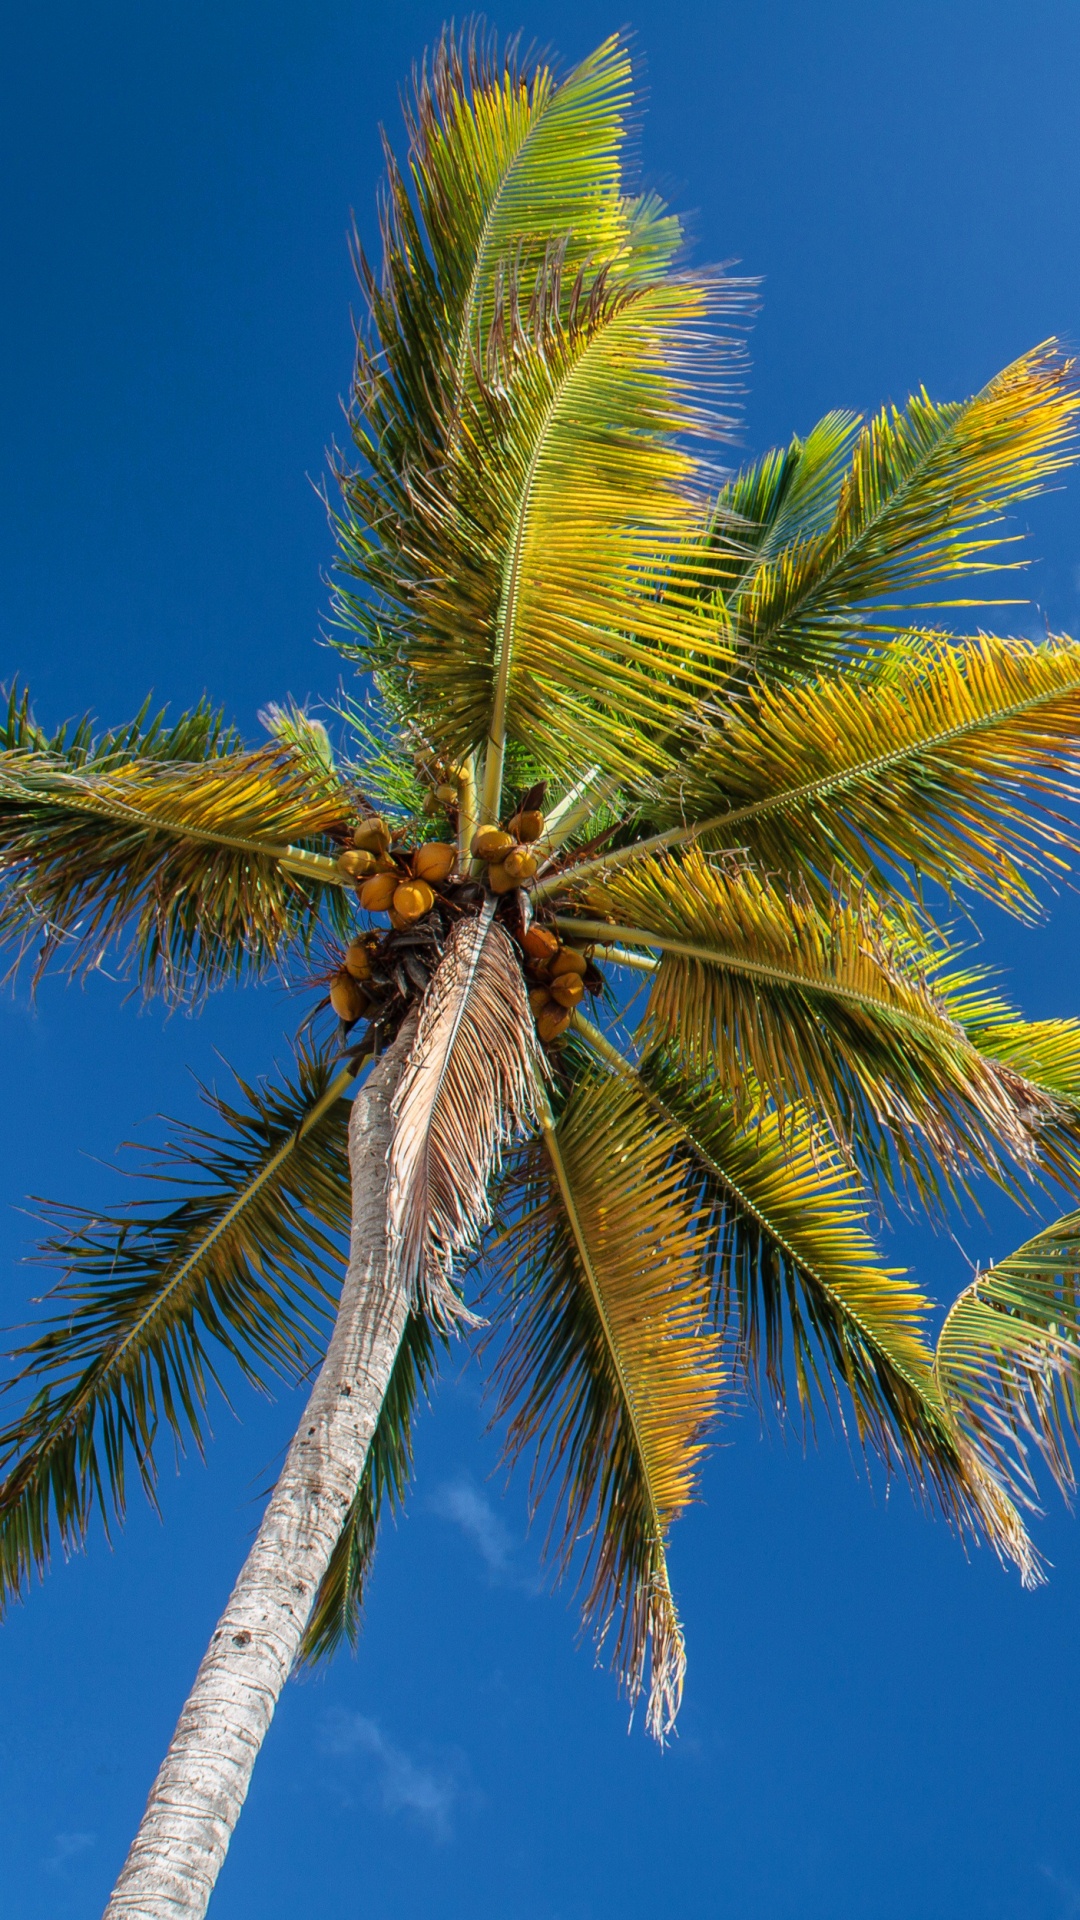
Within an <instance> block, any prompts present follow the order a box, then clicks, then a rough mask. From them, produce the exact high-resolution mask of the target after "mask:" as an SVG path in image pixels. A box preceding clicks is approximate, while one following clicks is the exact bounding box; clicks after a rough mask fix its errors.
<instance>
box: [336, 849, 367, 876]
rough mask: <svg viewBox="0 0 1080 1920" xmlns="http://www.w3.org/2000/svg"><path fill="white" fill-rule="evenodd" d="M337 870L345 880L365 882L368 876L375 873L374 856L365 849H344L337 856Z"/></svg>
mask: <svg viewBox="0 0 1080 1920" xmlns="http://www.w3.org/2000/svg"><path fill="white" fill-rule="evenodd" d="M337 870H338V872H339V873H343V874H344V875H345V878H346V879H347V880H366V878H367V876H368V874H369V873H374V871H375V855H374V854H373V853H369V852H368V850H367V848H366V847H357V848H356V849H351V848H346V850H345V852H344V853H339V855H338V860H337Z"/></svg>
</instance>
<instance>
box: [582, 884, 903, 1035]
mask: <svg viewBox="0 0 1080 1920" xmlns="http://www.w3.org/2000/svg"><path fill="white" fill-rule="evenodd" d="M555 925H556V926H557V927H558V928H559V931H560V932H561V933H574V934H577V935H578V937H579V938H580V937H582V936H584V937H585V938H586V939H588V938H590V937H592V938H593V939H595V940H603V939H604V938H605V936H607V937H608V938H610V937H611V936H614V937H615V938H616V939H617V940H618V941H621V942H626V943H627V944H629V945H631V946H634V945H638V946H642V947H657V948H659V950H660V951H661V952H662V953H677V954H679V955H681V957H682V958H683V959H684V960H699V961H701V962H702V963H703V964H704V965H705V966H709V967H717V968H720V969H723V970H725V971H729V972H731V973H742V974H747V975H749V976H750V977H751V978H752V979H755V980H769V981H772V982H773V983H774V984H776V985H779V986H785V987H798V988H799V989H800V990H802V991H803V992H806V993H816V994H822V995H824V996H825V997H826V998H828V999H831V1000H843V1001H844V1002H845V1003H846V1004H847V1005H849V1006H855V1007H864V1008H865V1009H866V1010H867V1011H868V1012H871V1013H875V1014H885V1015H886V1016H887V1017H889V1018H890V1019H895V1020H897V1021H899V1022H900V1024H901V1025H902V1026H905V1027H912V1028H915V1029H916V1030H917V1031H919V1032H921V1033H932V1034H933V1035H934V1036H935V1038H936V1037H937V1036H938V1035H939V1034H940V1032H941V1022H940V1020H939V1021H934V1020H929V1019H923V1018H922V1017H921V1016H920V1015H919V1014H917V1013H909V1012H908V1011H907V1009H906V1008H903V1007H897V1006H896V1005H895V1003H894V1002H893V1001H891V1000H887V999H885V998H884V997H879V996H878V995H877V994H873V993H867V992H865V991H864V990H863V989H861V988H859V987H848V986H845V985H844V983H843V982H842V981H840V980H832V979H830V978H829V977H828V975H825V974H822V975H819V976H818V977H817V978H816V979H815V978H814V977H813V975H811V974H809V973H801V972H797V971H796V970H795V969H794V968H792V967H779V966H776V965H775V964H774V963H773V962H772V961H768V960H754V959H752V958H751V956H750V955H749V954H745V953H725V952H723V951H722V950H721V949H719V948H716V947H703V946H698V944H697V942H696V941H693V940H677V939H673V938H672V937H671V935H669V934H666V933H651V932H650V931H649V930H648V928H646V927H623V926H613V925H612V924H611V922H610V921H608V920H578V919H576V918H574V917H572V916H570V915H569V914H559V915H557V916H556V919H555Z"/></svg>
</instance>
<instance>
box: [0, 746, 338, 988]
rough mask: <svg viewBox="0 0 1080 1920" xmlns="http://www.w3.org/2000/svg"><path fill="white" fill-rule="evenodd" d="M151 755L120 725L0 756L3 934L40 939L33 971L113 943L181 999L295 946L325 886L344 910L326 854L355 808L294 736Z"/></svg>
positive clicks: (258, 967)
mask: <svg viewBox="0 0 1080 1920" xmlns="http://www.w3.org/2000/svg"><path fill="white" fill-rule="evenodd" d="M183 726H184V723H183V722H181V723H180V727H181V729H183ZM185 737H186V736H185ZM159 749H160V739H159V738H157V737H156V736H152V737H151V738H150V740H149V742H147V740H146V739H145V738H144V737H143V736H141V735H139V734H137V733H131V732H130V730H129V731H128V733H126V734H125V735H124V736H123V741H122V744H120V745H118V744H117V740H116V738H114V736H111V735H107V736H105V739H104V741H103V742H101V743H99V744H98V746H97V748H96V749H95V748H94V747H93V745H92V744H86V745H85V750H84V749H83V748H80V749H79V750H77V751H72V750H70V749H69V750H64V749H63V748H60V749H57V747H56V746H55V745H53V746H49V747H45V748H42V747H38V748H37V749H36V750H31V751H26V750H24V749H22V748H21V747H20V748H14V749H10V750H9V751H7V752H5V753H0V864H2V867H3V870H4V876H5V877H4V896H3V902H2V906H0V937H3V938H4V939H6V940H9V941H15V942H16V943H18V944H19V945H20V946H21V947H22V948H24V949H25V948H26V947H28V946H29V945H30V944H31V942H33V941H34V940H35V939H40V941H41V945H42V964H46V963H47V962H48V961H49V960H50V959H51V958H52V956H53V955H54V954H59V955H60V957H61V959H62V962H63V963H64V964H66V965H67V966H69V967H71V968H78V967H86V966H92V965H95V964H96V963H97V962H98V961H99V960H100V959H101V957H102V956H103V955H104V953H105V952H106V951H107V950H108V949H109V948H110V947H118V948H119V950H120V953H121V956H122V959H123V960H124V961H125V962H127V963H128V964H130V965H131V966H133V967H134V968H135V970H136V971H137V973H138V974H139V976H140V978H141V979H142V981H143V984H144V986H145V987H146V989H147V990H148V991H152V990H160V991H163V992H165V993H166V994H168V995H170V996H171V997H174V998H175V997H182V996H185V995H187V994H190V993H192V992H195V993H197V992H201V991H205V990H206V989H207V988H210V987H214V986H217V985H219V984H221V982H222V981H224V980H226V979H229V978H236V977H239V976H240V975H241V974H244V973H246V972H248V971H254V972H256V973H258V972H260V971H264V970H265V969H266V967H267V966H268V965H270V963H271V962H272V961H274V960H275V959H276V958H278V957H279V956H280V955H281V954H282V953H283V952H284V951H285V950H286V948H287V947H288V946H289V945H290V944H292V943H294V942H299V943H301V944H303V942H304V941H305V940H307V939H308V938H309V937H310V934H311V932H312V930H313V928H314V925H315V921H316V917H317V914H318V909H319V902H320V899H321V898H322V897H323V890H324V888H326V887H327V886H329V888H330V899H331V903H332V905H331V912H332V914H335V915H336V916H337V917H339V918H340V913H341V910H342V906H343V896H342V895H341V893H340V876H339V874H338V873H337V870H336V867H335V864H334V860H333V859H332V858H331V857H330V853H329V851H319V847H320V846H321V847H323V848H333V847H334V846H335V845H339V844H340V843H341V841H342V840H343V839H344V837H345V831H346V827H347V824H348V820H349V816H350V814H351V813H352V812H353V810H354V809H353V803H352V802H351V800H350V796H349V793H348V790H347V789H346V788H345V786H344V785H343V783H342V781H341V780H340V779H339V777H338V776H337V774H336V773H335V772H334V771H333V769H332V768H331V767H330V766H327V765H319V764H317V763H315V762H314V761H313V760H312V759H311V757H310V756H309V755H307V754H306V753H305V752H303V751H301V749H300V748H299V747H298V746H297V745H295V744H293V743H290V742H288V741H281V742H279V743H278V744H276V745H273V746H268V747H265V748H263V749H261V750H259V751H256V752H254V753H243V752H237V751H235V750H233V751H230V752H226V753H219V752H209V753H208V754H207V756H206V758H204V759H202V760H200V761H188V760H182V759H180V758H178V757H176V756H175V755H173V754H169V753H162V752H161V751H160V750H159ZM312 842H314V843H315V845H314V846H312V845H311V844H310V843H312ZM305 843H307V844H305Z"/></svg>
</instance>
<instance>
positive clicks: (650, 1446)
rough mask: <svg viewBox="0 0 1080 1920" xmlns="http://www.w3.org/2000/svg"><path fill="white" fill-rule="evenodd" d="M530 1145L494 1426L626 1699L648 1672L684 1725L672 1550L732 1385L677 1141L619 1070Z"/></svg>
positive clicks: (656, 1693)
mask: <svg viewBox="0 0 1080 1920" xmlns="http://www.w3.org/2000/svg"><path fill="white" fill-rule="evenodd" d="M544 1141H545V1148H546V1151H545V1148H541V1147H537V1148H535V1149H534V1150H532V1151H531V1154H530V1157H529V1161H528V1166H529V1175H530V1179H529V1186H528V1191H527V1198H526V1201H525V1205H524V1209H523V1217H522V1218H521V1219H520V1220H519V1221H518V1222H517V1223H516V1224H515V1225H514V1227H513V1228H512V1229H511V1230H510V1231H509V1233H508V1235H507V1237H506V1239H505V1241H504V1243H503V1256H504V1264H505V1265H506V1267H507V1269H508V1273H509V1276H510V1281H511V1284H510V1286H509V1288H508V1297H507V1298H506V1299H505V1301H504V1302H503V1303H502V1307H503V1312H504V1314H505V1315H506V1319H507V1324H508V1326H509V1333H508V1339H507V1345H506V1349H505V1352H504V1354H503V1357H502V1360H501V1366H500V1382H501V1398H500V1405H499V1414H500V1416H502V1417H509V1421H510V1425H509V1430H508V1437H507V1450H508V1453H509V1455H510V1457H511V1458H517V1457H518V1456H519V1455H520V1454H522V1453H523V1452H524V1451H526V1450H535V1453H536V1456H537V1465H536V1475H535V1481H534V1484H535V1486H536V1488H537V1492H538V1495H539V1494H540V1493H542V1492H543V1491H544V1490H546V1489H547V1488H549V1487H553V1488H554V1492H555V1499H556V1513H555V1517H554V1519H553V1521H552V1525H551V1530H550V1533H549V1546H551V1545H553V1546H554V1549H555V1552H556V1555H557V1559H558V1562H559V1564H560V1566H561V1567H564V1568H565V1567H567V1566H568V1565H569V1564H570V1563H571V1562H572V1561H573V1560H574V1559H575V1557H576V1555H577V1550H578V1549H579V1548H580V1543H581V1541H582V1540H584V1541H585V1546H584V1566H583V1569H582V1573H581V1579H582V1584H583V1585H584V1587H585V1614H586V1618H587V1619H588V1620H589V1621H591V1622H592V1624H593V1625H594V1627H595V1629H596V1632H597V1635H598V1638H599V1639H600V1640H601V1641H603V1639H604V1638H605V1636H606V1635H607V1634H608V1633H609V1632H611V1633H613V1634H614V1640H615V1646H614V1665H615V1667H616V1670H617V1672H618V1674H619V1676H620V1679H621V1681H622V1683H623V1684H624V1685H625V1686H626V1688H627V1690H628V1692H629V1694H630V1696H631V1698H635V1697H636V1696H637V1694H638V1693H639V1692H640V1691H641V1688H642V1685H643V1679H644V1670H645V1665H646V1660H647V1659H648V1660H649V1662H650V1667H651V1679H650V1687H649V1708H648V1724H649V1726H650V1729H651V1730H652V1731H653V1732H654V1733H655V1734H656V1735H657V1736H658V1737H662V1736H663V1734H664V1733H665V1732H666V1731H667V1730H668V1729H669V1728H670V1727H671V1725H672V1723H673V1721H674V1716H675V1712H676V1710H677V1707H678V1701H679V1695H680V1692H681V1687H682V1675H683V1668H684V1664H685V1661H684V1653H683V1642H682V1633H681V1630H680V1627H679V1622H678V1617H677V1614H676V1611H675V1604H674V1600H673V1598H672V1594H671V1587H670V1582H669V1579H668V1572H667V1563H666V1555H665V1540H666V1536H667V1532H668V1529H669V1527H670V1525H671V1523H672V1521H673V1520H674V1519H675V1518H676V1517H677V1515H678V1514H679V1513H680V1512H681V1511H682V1510H683V1508H684V1507H685V1506H686V1504H687V1502H688V1501H689V1500H690V1499H691V1497H692V1494H693V1490H694V1480H695V1472H696V1468H697V1464H698V1461H699V1459H700V1456H701V1452H702V1445H703V1435H704V1432H705V1429H706V1428H707V1426H708V1424H709V1422H710V1421H711V1419H712V1418H713V1415H714V1413H715V1409H716V1403H717V1396H718V1393H719V1389H720V1380H721V1376H720V1370H719V1366H718V1359H717V1350H716V1341H715V1339H714V1338H713V1337H712V1336H711V1335H710V1334H708V1333H706V1332H705V1331H703V1326H704V1321H705V1318H706V1315H707V1312H708V1280H707V1275H706V1271H705V1254H706V1251H707V1241H706V1237H705V1235H704V1233H703V1231H702V1226H701V1223H700V1222H699V1220H698V1219H697V1217H696V1215H695V1212H694V1209H693V1207H692V1206H690V1205H688V1204H687V1201H686V1198H685V1196H684V1195H683V1193H682V1192H681V1191H680V1180H679V1177H678V1174H677V1173H673V1172H672V1171H670V1169H669V1165H668V1163H669V1161H670V1156H671V1145H672V1135H671V1130H670V1129H667V1130H665V1129H664V1127H663V1126H662V1125H660V1124H658V1123H657V1121H656V1119H655V1117H654V1116H652V1115H649V1114H642V1113H641V1111H640V1109H639V1110H638V1111H637V1112H635V1111H634V1110H633V1104H632V1102H631V1101H630V1099H629V1098H628V1097H627V1094H626V1091H625V1089H624V1088H623V1087H622V1085H621V1084H620V1083H618V1082H616V1081H615V1080H613V1079H612V1077H611V1076H610V1075H608V1074H606V1073H605V1074H601V1075H600V1076H598V1077H594V1078H592V1079H591V1080H589V1079H587V1080H586V1081H585V1083H584V1084H582V1085H580V1086H579V1087H578V1088H577V1089H576V1090H575V1092H574V1093H573V1095H572V1097H571V1099H570V1101H569V1104H568V1105H567V1106H566V1107H565V1109H564V1111H563V1113H562V1115H561V1116H560V1118H559V1121H558V1124H557V1126H553V1125H551V1124H550V1123H549V1124H546V1125H545V1128H544Z"/></svg>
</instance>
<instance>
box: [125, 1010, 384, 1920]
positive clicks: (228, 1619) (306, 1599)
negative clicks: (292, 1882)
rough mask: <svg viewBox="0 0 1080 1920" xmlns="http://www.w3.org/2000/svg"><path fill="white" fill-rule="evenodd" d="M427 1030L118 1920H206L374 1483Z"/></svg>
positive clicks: (360, 1120)
mask: <svg viewBox="0 0 1080 1920" xmlns="http://www.w3.org/2000/svg"><path fill="white" fill-rule="evenodd" d="M414 1030H415V1023H414V1022H413V1021H411V1020H410V1021H409V1022H407V1023H406V1025H405V1027H403V1028H402V1030H401V1033H400V1034H399V1036H398V1038H397V1039H396V1040H395V1042H394V1044H393V1046H392V1047H391V1048H390V1049H389V1050H388V1052H387V1053H386V1054H385V1056H384V1057H383V1059H382V1060H381V1061H379V1062H378V1064H377V1065H376V1066H375V1067H374V1068H373V1069H372V1071H371V1073H370V1074H369V1075H368V1078H367V1080H366V1081H365V1082H364V1085H363V1086H362V1087H361V1089H360V1091H359V1093H358V1094H357V1095H356V1099H355V1101H354V1102H353V1111H352V1117H351V1120H350V1122H349V1161H350V1168H351V1174H352V1238H351V1243H350V1249H349V1264H348V1268H347V1270H346V1274H345V1281H344V1285H343V1287H342V1293H341V1304H340V1307H339V1309H338V1316H337V1322H336V1325H335V1327H334V1332H333V1337H332V1338H331V1341H330V1346H329V1349H328V1351H327V1355H326V1359H325V1361H324V1363H323V1366H322V1370H321V1372H320V1374H319V1378H318V1380H317V1382H316V1384H315V1388H314V1391H313V1392H312V1395H311V1398H310V1400H309V1401H308V1404H307V1408H306V1410H305V1413H304V1417H303V1420H302V1421H301V1423H300V1426H299V1428H298V1429H297V1432H296V1436H295V1438H294V1439H293V1442H292V1445H291V1447H290V1448H289V1453H288V1457H287V1458H286V1461H285V1465H284V1467H283V1469H282V1473H281V1478H280V1479H279V1481H278V1483H277V1486H276V1487H275V1489H274V1493H273V1497H272V1499H271V1501H270V1505H269V1506H268V1508H267V1510H266V1515H265V1517H264V1519H263V1523H262V1526H261V1527H260V1528H259V1532H258V1535H257V1537H256V1540H255V1544H254V1546H253V1547H252V1549H251V1552H250V1553H249V1555H248V1557H247V1560H246V1562H245V1564H244V1567H243V1570H242V1572H241V1574H240V1578H239V1579H238V1580H237V1583H236V1585H235V1587H234V1588H233V1591H232V1595H231V1597H230V1599H229V1604H228V1606H227V1607H226V1609H225V1612H224V1613H223V1614H222V1616H221V1619H220V1620H219V1622H218V1625H217V1629H216V1631H215V1633H214V1635H213V1638H212V1639H211V1641H210V1645H209V1647H208V1648H207V1651H206V1653H205V1655H204V1656H203V1661H202V1665H201V1666H200V1668H199V1671H198V1674H197V1675H196V1678H195V1685H194V1686H193V1688H192V1690H191V1692H190V1694H189V1695H188V1699H187V1703H186V1705H185V1707H184V1710H183V1712H182V1714H181V1715H180V1720H179V1723H178V1725H177V1729H176V1732H175V1734H174V1735H173V1739H172V1744H171V1746H170V1747H169V1751H168V1753H167V1754H166V1755H165V1759H164V1761H163V1762H162V1765H161V1770H160V1772H159V1774H158V1777H157V1779H156V1780H155V1782H154V1785H153V1788H152V1790H151V1793H150V1798H149V1800H148V1802H147V1806H146V1812H145V1813H144V1815H143V1819H142V1824H141V1826H140V1828H139V1831H138V1833H137V1834H136V1836H135V1839H134V1841H133V1842H132V1846H131V1851H130V1853H129V1854H128V1857H127V1860H126V1862H125V1864H124V1869H123V1872H122V1873H121V1875H120V1878H119V1880H118V1881H117V1883H116V1887H115V1889H114V1892H113V1896H112V1899H111V1900H110V1902H109V1905H108V1907H107V1909H106V1914H105V1920H121V1916H123V1920H181V1916H183V1920H196V1916H198V1915H202V1914H204V1913H205V1912H206V1908H207V1904H208V1902H209V1899H210V1895H211V1893H212V1892H213V1889H214V1882H215V1881H216V1879H217V1876H218V1873H219V1872H220V1870H221V1865H222V1862H223V1860H224V1858H225V1854H226V1851H227V1849H228V1845H229V1841H230V1839H231V1838H232V1831H233V1828H234V1826H235V1825H236V1822H237V1820H238V1819H239V1817H240V1809H241V1807H242V1806H243V1804H244V1799H245V1796H246V1794H247V1790H248V1782H249V1780H250V1778H251V1771H252V1768H253V1767H254V1765H255V1761H256V1759H257V1757H258V1754H259V1749H260V1747H261V1746H262V1743H263V1740H264V1739H265V1737H266V1734H267V1731H268V1729H269V1726H270V1721H271V1719H272V1717H273V1713H274V1708H275V1707H276V1705H277V1701H278V1695H279V1694H280V1692H281V1690H282V1687H283V1686H284V1685H285V1682H286V1680H287V1679H288V1677H289V1672H290V1670H291V1668H292V1665H293V1661H294V1660H295V1658H296V1655H297V1651H298V1649H299V1646H300V1642H301V1639H302V1637H303V1632H304V1628H305V1626H306V1624H307V1620H308V1616H309V1614H310V1612H311V1608H312V1604H313V1602H314V1599H315V1595H316V1593H317V1592H318V1588H319V1582H320V1581H321V1579H322V1577H323V1574H324V1573H325V1571H326V1568H327V1565H328V1563H329V1560H330V1555H331V1553H332V1552H333V1549H334V1545H335V1542H336V1541H337V1538H338V1535H339V1534H340V1532H341V1527H342V1522H343V1520H344V1518H345V1514H346V1512H347V1510H348V1507H349V1504H350V1502H351V1500H352V1498H353V1495H354V1494H355V1492H356V1489H357V1487H358V1485H359V1483H360V1475H361V1473H362V1471H363V1467H364V1460H365V1458H366V1456H367V1450H368V1447H369V1445H370V1443H371V1436H372V1433H373V1432H374V1429H375V1422H376V1420H377V1418H378V1414H379V1408H380V1407H381V1405H382V1401H383V1396H384V1394H385V1392H386V1385H387V1381H388V1380H389V1377H390V1370H391V1368H392V1366H393V1364H394V1357H395V1355H396V1353H397V1350H398V1346H399V1344H400V1341H401V1336H402V1331H403V1329H404V1326H405V1318H406V1313H407V1309H408V1303H407V1301H406V1299H405V1295H404V1292H403V1290H402V1288H401V1287H400V1285H399V1284H398V1283H397V1282H396V1280H395V1277H394V1276H393V1274H392V1273H391V1271H390V1268H389V1263H388V1259H387V1229H386V1155H387V1150H388V1148H389V1145H390V1101H391V1098H392V1095H393V1092H394V1088H395V1087H396V1085H397V1082H398V1080H399V1078H400V1076H401V1070H402V1066H403V1064H404V1059H405V1055H406V1053H407V1050H408V1047H409V1043H410V1041H411V1038H412V1035H413V1032H414Z"/></svg>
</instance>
